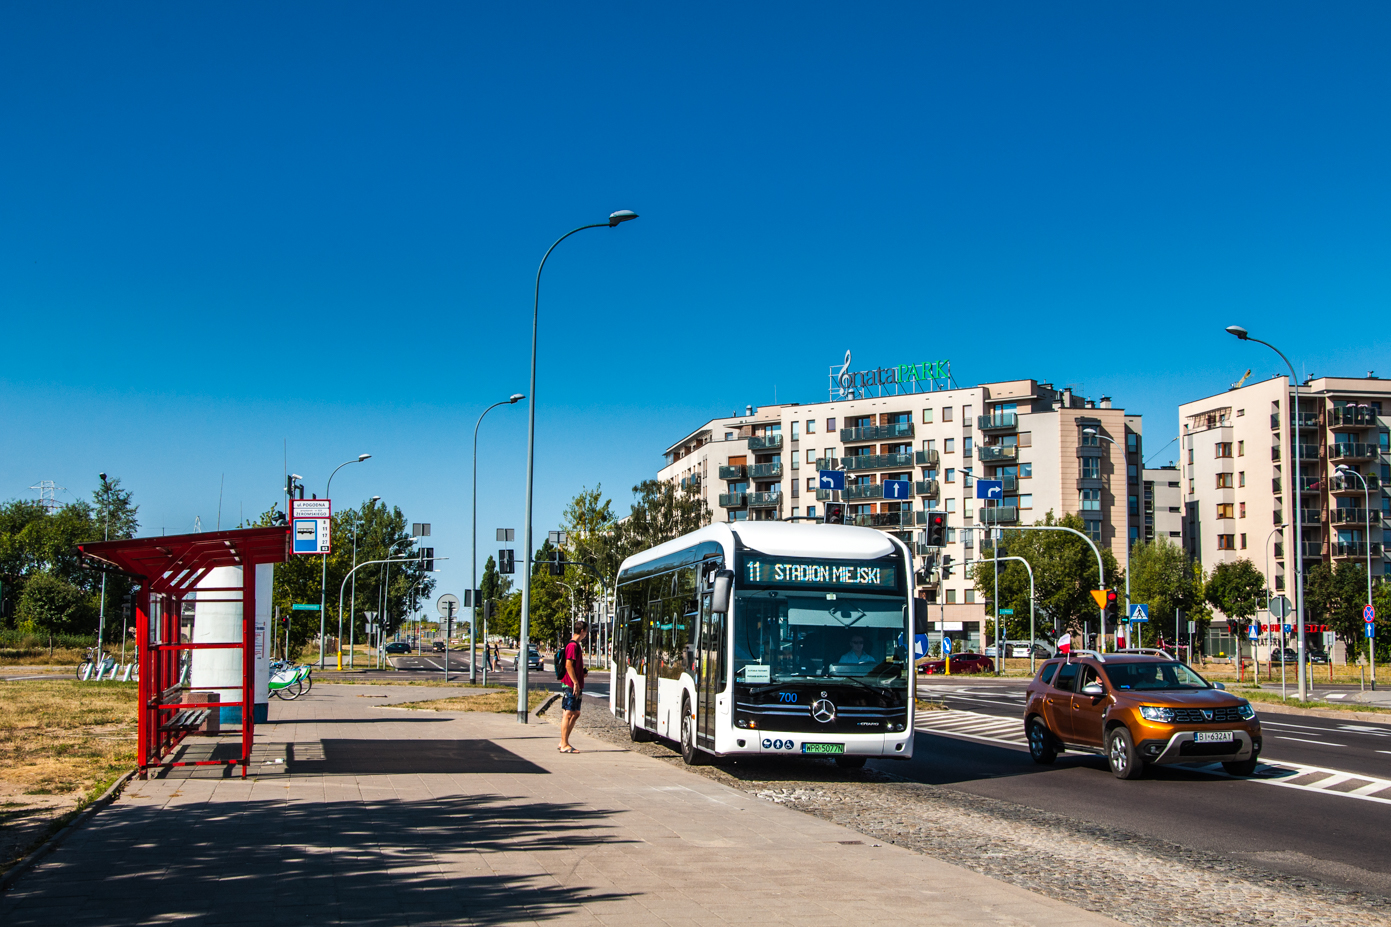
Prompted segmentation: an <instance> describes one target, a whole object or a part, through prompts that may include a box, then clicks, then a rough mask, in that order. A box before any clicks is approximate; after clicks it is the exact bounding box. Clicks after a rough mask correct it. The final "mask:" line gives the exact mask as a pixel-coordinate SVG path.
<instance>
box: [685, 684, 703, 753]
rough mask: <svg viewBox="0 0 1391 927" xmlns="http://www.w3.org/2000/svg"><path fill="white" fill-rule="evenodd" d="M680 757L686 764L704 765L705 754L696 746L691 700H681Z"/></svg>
mask: <svg viewBox="0 0 1391 927" xmlns="http://www.w3.org/2000/svg"><path fill="white" fill-rule="evenodd" d="M681 759H682V760H684V761H685V763H686V765H687V766H704V765H705V754H704V752H702V751H701V749H700V748H699V747H697V746H696V734H695V714H694V713H693V712H692V711H691V700H690V699H682V700H681Z"/></svg>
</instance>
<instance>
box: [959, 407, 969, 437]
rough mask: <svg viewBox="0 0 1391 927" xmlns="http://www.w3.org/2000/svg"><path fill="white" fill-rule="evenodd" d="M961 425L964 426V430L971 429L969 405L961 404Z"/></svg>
mask: <svg viewBox="0 0 1391 927" xmlns="http://www.w3.org/2000/svg"><path fill="white" fill-rule="evenodd" d="M961 427H962V428H964V429H965V430H966V431H970V430H971V407H970V406H962V407H961Z"/></svg>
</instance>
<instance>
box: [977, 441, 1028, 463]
mask: <svg viewBox="0 0 1391 927" xmlns="http://www.w3.org/2000/svg"><path fill="white" fill-rule="evenodd" d="M979 450H980V461H981V463H990V462H991V461H994V460H1018V459H1019V448H1017V447H1014V446H1010V447H1002V446H1001V445H998V444H986V445H983V446H982V447H981V448H980V449H979Z"/></svg>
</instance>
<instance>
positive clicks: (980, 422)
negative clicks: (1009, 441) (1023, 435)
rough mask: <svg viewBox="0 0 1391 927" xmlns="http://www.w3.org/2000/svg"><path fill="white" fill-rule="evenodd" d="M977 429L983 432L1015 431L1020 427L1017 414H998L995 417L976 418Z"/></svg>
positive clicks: (979, 416) (982, 416) (980, 416)
mask: <svg viewBox="0 0 1391 927" xmlns="http://www.w3.org/2000/svg"><path fill="white" fill-rule="evenodd" d="M976 427H977V428H979V429H980V430H981V431H1014V430H1015V429H1016V428H1018V427H1019V414H1018V413H1017V412H997V413H996V414H994V415H978V416H976Z"/></svg>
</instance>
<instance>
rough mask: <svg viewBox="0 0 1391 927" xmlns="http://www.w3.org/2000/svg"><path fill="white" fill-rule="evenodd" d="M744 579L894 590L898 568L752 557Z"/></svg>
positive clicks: (788, 583)
mask: <svg viewBox="0 0 1391 927" xmlns="http://www.w3.org/2000/svg"><path fill="white" fill-rule="evenodd" d="M744 580H745V582H749V583H756V584H758V585H771V586H784V585H785V586H864V587H868V588H874V589H893V588H895V587H896V586H897V585H898V583H897V575H896V573H895V571H894V568H893V567H891V566H885V565H883V564H879V563H857V562H855V561H853V560H776V559H773V558H771V557H749V558H747V559H745V561H744Z"/></svg>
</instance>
